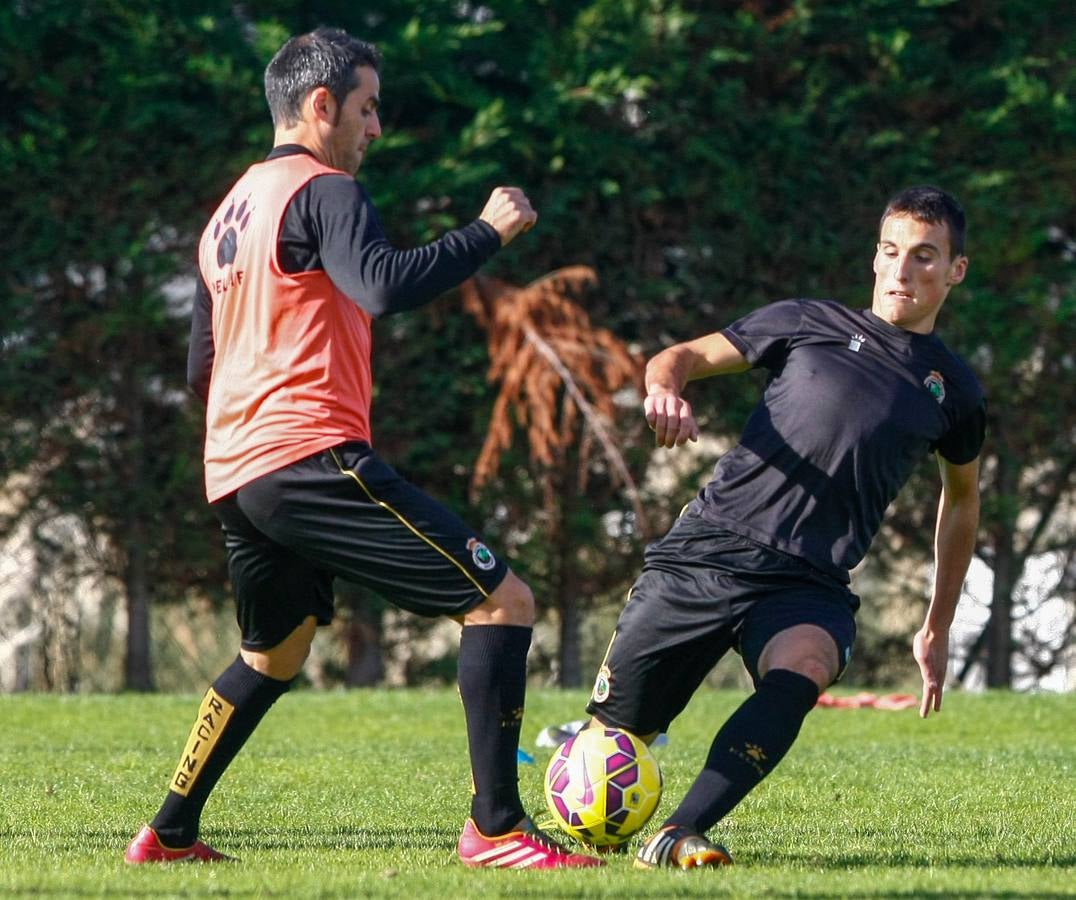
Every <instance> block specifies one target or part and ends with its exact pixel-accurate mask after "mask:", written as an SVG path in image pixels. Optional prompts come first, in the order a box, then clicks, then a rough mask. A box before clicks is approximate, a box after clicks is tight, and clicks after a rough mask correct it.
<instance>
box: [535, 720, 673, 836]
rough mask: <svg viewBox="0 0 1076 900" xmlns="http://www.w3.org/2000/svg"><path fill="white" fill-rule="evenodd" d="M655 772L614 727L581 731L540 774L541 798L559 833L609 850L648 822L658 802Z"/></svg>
mask: <svg viewBox="0 0 1076 900" xmlns="http://www.w3.org/2000/svg"><path fill="white" fill-rule="evenodd" d="M661 788H662V778H661V769H660V768H659V766H658V761H657V759H656V758H655V757H654V754H653V753H651V752H650V748H649V747H647V746H646V744H644V743H643V742H642V741H641V740H639V738H637V737H635V735H633V734H629V733H628V732H626V731H620V730H619V729H616V728H596V727H595V728H585V729H583V730H582V731H580V732H579V733H578V734H576V735H574V736H573V737H570V738H568V740H566V741H565V742H564V743H563V744H561V745H560V746H559V747H557V749H556V751H555V752H554V753H553V757H552V759H550V760H549V765H548V767H547V768H546V773H545V799H546V804H547V805H548V806H549V811H550V812H551V813H552V814H553V819H554V821H555V822H556V824H557V826H558V827H559V828H560V829H561V831H563V832H565V833H566V834H569V835H571V836H572V837H574V838H576V839H577V840H579V841H582V842H583V843H584V844H587V845H589V846H591V847H595V848H598V849H612V848H615V847H617V846H619V845H620V844H624V843H625V842H627V840H628V839H629V838H630V837H631V836H632V835H633V834H635V833H636V832H637V831H639V830H640V829H641V828H642V827H643V826H644V825H646V823H647V822H648V821H649V820H650V817H651V816H652V815H653V814H654V810H656V809H657V808H658V802H659V801H660V800H661Z"/></svg>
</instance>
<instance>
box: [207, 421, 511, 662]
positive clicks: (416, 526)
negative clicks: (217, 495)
mask: <svg viewBox="0 0 1076 900" xmlns="http://www.w3.org/2000/svg"><path fill="white" fill-rule="evenodd" d="M213 509H214V511H215V512H216V514H217V517H218V518H219V519H220V521H221V524H222V525H223V527H224V540H225V546H226V547H227V550H228V570H229V572H230V574H231V579H232V588H233V590H234V591H235V595H236V603H237V618H238V620H239V629H240V632H241V633H242V642H243V643H242V645H243V647H244V648H245V649H247V650H265V649H269V648H271V647H275V646H276V645H277V644H279V643H280V642H281V641H282V640H283V639H284V638H286V637H287V636H288V635H289V634H290V633H291V632H292V631H293V630H295V628H297V627H298V626H299V625H300V624H302V622H303V620H304V619H305V618H306V617H307V616H314V617H315V618H316V619H317V621H318V624H321V625H327V624H328V623H329V622H330V621H331V620H332V616H333V591H332V580H333V578H334V577H340V578H345V579H347V580H348V581H353V582H355V583H357V584H360V585H364V586H366V587H368V588H371V589H372V590H374V591H376V592H377V593H379V594H381V595H382V596H383V597H384V598H385V599H386V600H388V601H389V602H390V603H393V604H395V605H396V606H399V607H401V608H402V609H406V610H410V611H411V612H414V613H417V614H418V615H422V616H458V615H463V614H464V613H466V612H468V611H470V610H471V609H473V608H474V607H476V606H478V605H479V604H480V603H482V602H483V601H484V600H485V599H486V598H487V597H488V596H489V595H490V594H491V593H492V592H493V591H494V590H495V589H496V588H497V586H498V585H499V584H500V583H501V581H503V580H504V577H505V575H506V574H507V572H508V566H507V565H506V564H505V562H504V561H503V560H500V559H498V558H496V557H495V556H494V555H493V554H492V553H491V552H490V550H489V548H487V547H486V545H485V544H484V543H483V542H482V540H481V538H480V537H479V536H478V535H477V534H476V533H475V532H474V531H473V530H471V529H470V528H468V527H467V526H466V525H464V524H463V522H462V521H460V519H459V518H457V517H456V516H455V515H454V514H453V513H451V512H449V511H448V510H447V509H445V508H444V507H443V506H442V505H441V504H440V503H438V502H437V501H435V500H433V499H432V498H430V497H428V496H427V495H426V494H424V493H423V492H422V491H420V490H419V489H418V488H416V487H414V486H413V485H411V484H409V483H408V482H407V481H405V480H404V479H403V478H401V477H400V476H399V475H398V474H397V473H396V472H395V471H394V470H393V469H392V468H391V467H389V466H387V465H386V464H385V463H383V462H382V461H381V460H380V459H379V458H378V457H377V455H376V454H375V453H374V452H373V450H372V449H371V448H370V446H369V445H368V444H365V443H361V442H355V443H347V444H342V445H341V446H339V447H335V448H333V449H330V450H326V451H324V452H323V453H316V454H314V455H313V456H310V457H307V458H306V459H302V460H300V461H299V462H296V463H293V464H292V465H290V466H286V467H285V468H283V469H279V470H278V471H276V472H271V473H270V474H268V475H264V476H262V477H261V478H258V479H256V480H254V481H252V482H251V483H250V484H247V485H244V486H243V487H241V488H240V489H239V490H238V491H236V492H235V493H234V494H230V495H229V496H227V497H224V498H222V499H221V500H218V501H217V502H216V503H214V504H213Z"/></svg>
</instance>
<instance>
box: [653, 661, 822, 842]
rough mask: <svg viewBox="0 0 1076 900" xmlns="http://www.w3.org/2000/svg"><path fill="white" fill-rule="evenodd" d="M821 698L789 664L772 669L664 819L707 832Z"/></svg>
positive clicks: (776, 757)
mask: <svg viewBox="0 0 1076 900" xmlns="http://www.w3.org/2000/svg"><path fill="white" fill-rule="evenodd" d="M817 702H818V686H817V685H816V684H815V683H814V682H813V681H811V679H810V678H807V677H806V676H804V675H800V674H798V673H797V672H791V671H789V670H788V669H771V670H770V671H769V672H767V673H766V676H765V677H764V678H763V679H762V680H761V681H760V682H759V684H758V688H757V689H756V691H755V693H754V694H752V695H751V696H750V697H748V698H747V700H745V701H744V702H743V704H742V705H741V706H740V708H739V709H737V710H736V712H734V713H733V714H732V715H731V716H730V717H729V719H728V721H726V722H725V724H724V725H722V726H721V730H720V731H718V733H717V736H716V737H715V738H714V742H713V744H712V745H711V746H710V754H709V755H708V756H707V757H706V766H705V768H704V769H703V770H702V772H700V773H699V776H698V778H696V779H695V783H694V784H693V785H691V788H690V789H689V790H688V792H687V795H686V796H685V797H684V799H683V800H682V801H681V802H680V805H679V806H678V807H677V808H676V810H675V812H673V814H672V815H671V816H669V818H668V819H666V822H665V824H667V825H671V824H676V825H687V826H688V827H689V828H691V829H692V830H693V831H696V832H698V833H699V834H705V833H706V831H707V830H709V829H710V828H711V827H712V826H713V825H714V824H715V823H716V822H718V821H720V820H721V819H722V818H723V817H724V816H726V815H727V814H728V813H729V811H730V810H732V808H733V807H734V806H736V804H737V803H739V802H740V801H741V800H742V799H743V798H744V797H746V796H747V794H748V792H749V791H750V790H751V789H752V788H753V787H754V786H755V785H757V784H758V783H759V782H760V781H762V779H763V778H765V777H766V776H767V775H768V774H769V773H770V772H771V771H773V769H774V767H775V766H776V765H777V763H779V762H780V761H781V759H782V758H783V757H784V755H785V753H787V752H788V749H789V747H791V746H792V743H793V741H795V740H796V735H798V734H799V732H800V726H801V725H802V724H803V720H804V719H805V718H806V717H807V713H809V712H810V711H811V710H812V709H813V708H814V705H815V704H816V703H817Z"/></svg>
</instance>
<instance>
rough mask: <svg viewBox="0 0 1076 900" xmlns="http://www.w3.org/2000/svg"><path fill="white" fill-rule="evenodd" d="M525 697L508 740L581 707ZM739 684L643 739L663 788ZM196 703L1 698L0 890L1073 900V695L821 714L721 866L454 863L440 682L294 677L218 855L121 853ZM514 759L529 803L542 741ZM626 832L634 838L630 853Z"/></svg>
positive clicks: (745, 819)
mask: <svg viewBox="0 0 1076 900" xmlns="http://www.w3.org/2000/svg"><path fill="white" fill-rule="evenodd" d="M583 699H584V698H583V694H582V693H579V692H567V693H565V692H556V691H531V693H530V696H529V697H528V708H527V718H526V721H525V723H524V731H523V746H524V748H525V749H529V750H532V751H533V750H534V747H533V742H534V737H535V735H536V734H537V732H538V731H539V729H540V728H541V727H542V726H543V725H547V724H551V723H559V722H563V721H565V720H568V719H574V718H578V717H579V716H580V715H581V710H582V705H583ZM741 699H742V695H741V694H738V693H729V692H705V691H704V692H702V693H700V694H699V696H697V697H696V699H695V701H694V703H693V705H692V706H691V707H690V708H689V709H688V711H687V712H686V713H685V714H684V715H683V716H682V717H681V718H680V720H678V721H677V722H676V723H675V724H674V725H673V727H672V729H671V731H670V743H669V745H668V746H666V747H663V748H660V749H659V750H658V751H657V752H658V757H659V759H660V761H661V763H662V768H663V771H664V773H665V778H666V797H665V799H664V800H663V802H662V805H661V808H660V809H659V811H658V816H661V814H662V811H667V810H669V809H671V808H672V806H673V798H678V797H679V795H680V793H681V792H682V791H683V790H684V789H685V787H686V786H687V784H688V782H689V781H690V779H691V777H692V775H693V773H694V769H695V767H696V765H697V764H698V762H699V761H700V760H701V759H702V758H703V757H704V755H705V752H706V749H707V748H708V746H709V741H710V736H711V732H712V730H713V727H714V726H715V725H716V724H717V723H718V722H720V721H721V720H722V719H723V718H724V716H725V715H727V714H728V712H730V711H731V709H732V708H734V707H735V705H736V704H738V703H739V702H740V700H741ZM196 707H197V697H195V696H193V695H188V696H173V695H167V696H147V697H136V696H122V697H111V696H90V697H55V696H3V697H0V723H2V724H3V732H2V733H3V740H2V742H0V772H2V773H3V778H2V780H0V896H5V897H7V896H24V897H155V898H156V897H190V896H219V897H227V898H242V897H281V898H290V897H339V898H345V897H408V898H417V897H432V896H437V897H441V898H445V900H448V898H455V897H461V896H464V895H468V896H471V897H499V896H512V897H616V898H635V897H695V896H698V897H704V896H705V897H715V896H744V897H823V896H825V897H829V896H845V897H893V896H902V897H979V896H998V897H1036V898H1038V897H1049V896H1055V897H1060V896H1070V897H1071V896H1076V696H1073V695H1069V696H1055V695H1049V696H1047V695H1040V696H1018V695H1009V694H996V695H985V696H971V695H962V694H958V693H953V694H949V695H947V696H946V700H945V708H944V711H943V713H942V714H941V715H940V716H937V717H932V718H930V719H929V720H927V721H921V720H920V719H919V718H918V716H917V714H916V712H915V711H912V710H908V711H904V712H883V711H879V710H873V709H858V710H833V709H819V710H816V711H815V712H813V713H812V714H811V715H810V716H809V717H808V719H807V722H806V724H805V726H804V730H803V733H802V735H801V737H800V740H799V742H798V743H797V745H796V746H795V747H794V748H793V750H792V752H791V754H790V755H789V757H788V758H787V759H786V760H785V761H784V762H783V763H782V764H781V766H780V767H779V768H778V769H777V771H776V772H775V773H774V774H773V775H772V776H771V777H770V778H769V779H768V780H767V781H766V782H765V783H764V784H763V785H762V786H761V787H760V788H759V789H758V790H756V791H755V792H754V794H752V795H751V796H750V797H748V799H747V800H746V801H745V802H744V803H743V804H742V805H741V807H740V808H739V809H737V810H736V811H735V813H734V814H733V816H732V817H730V819H729V820H727V821H726V822H725V823H722V825H720V826H719V827H718V829H716V830H715V832H714V833H715V835H717V834H718V833H719V839H720V840H722V841H723V842H724V843H726V844H727V845H728V847H729V849H730V850H731V851H732V853H733V855H734V856H735V858H736V862H737V865H736V866H734V867H732V868H730V869H725V870H719V871H705V872H671V871H669V872H666V871H661V872H638V871H635V870H633V869H632V868H631V864H630V858H616V859H613V860H612V861H611V862H610V865H609V866H608V867H606V868H605V869H602V870H591V871H586V872H504V871H472V870H468V869H466V868H464V867H463V866H462V865H460V864H459V863H458V862H457V860H456V858H455V854H454V846H455V840H456V837H457V835H458V832H459V828H460V826H461V824H462V822H463V819H464V816H465V815H466V809H467V793H468V789H469V773H468V767H467V763H466V745H465V740H464V735H463V714H462V709H461V707H460V704H459V700H458V698H457V696H456V693H455V691H454V690H450V689H443V690H440V689H439V690H415V691H390V690H384V691H353V692H348V693H329V694H324V693H315V692H311V691H298V692H295V693H293V694H291V695H289V696H287V697H285V698H284V699H283V700H282V701H281V702H280V703H278V705H277V706H276V708H274V710H273V711H272V712H271V713H270V715H269V717H268V718H267V719H266V721H265V722H264V723H263V724H262V727H261V728H260V729H259V731H258V733H257V734H256V735H255V736H254V738H253V739H252V741H251V743H250V744H248V746H247V748H246V749H245V750H244V752H243V753H242V754H241V755H240V757H239V759H238V760H237V761H236V762H235V764H234V765H233V766H232V768H231V770H229V772H228V773H227V774H226V775H225V777H224V779H223V780H222V782H221V784H220V786H219V787H218V790H217V792H216V793H215V794H214V797H213V798H212V799H211V800H210V803H209V806H208V807H207V810H206V814H205V816H204V818H203V836H204V837H205V838H206V839H207V840H208V841H210V842H211V843H212V844H213V845H214V846H216V847H218V848H219V849H221V850H223V851H225V852H227V853H232V854H235V855H238V856H239V857H241V858H242V862H241V863H240V864H238V865H229V866H170V867H140V868H133V867H128V866H125V865H124V863H123V861H122V854H123V849H124V846H125V845H126V842H127V841H128V840H129V839H130V837H131V836H132V835H133V833H134V832H135V830H136V829H137V828H138V827H139V825H141V824H142V823H143V822H144V821H146V820H147V819H148V818H150V817H151V816H152V815H153V813H154V812H155V811H156V808H157V805H158V804H159V802H160V800H161V799H162V797H163V791H164V787H165V784H166V783H167V780H168V778H169V776H170V775H171V772H172V768H173V766H174V764H175V762H176V760H177V759H178V755H179V751H180V748H181V747H182V744H183V741H184V739H185V738H186V735H187V731H188V728H189V725H190V722H191V719H192V717H193V715H194V713H195V711H196ZM535 755H536V757H537V762H536V764H535V765H524V766H521V771H520V774H521V786H522V790H523V796H524V800H525V802H526V803H527V804H528V807H529V809H531V810H532V811H534V812H535V813H536V814H540V817H542V818H544V817H545V811H544V804H543V801H542V793H541V778H542V774H543V771H544V764H545V762H546V761H547V759H548V756H549V751H535ZM634 846H635V843H634V842H633V847H634Z"/></svg>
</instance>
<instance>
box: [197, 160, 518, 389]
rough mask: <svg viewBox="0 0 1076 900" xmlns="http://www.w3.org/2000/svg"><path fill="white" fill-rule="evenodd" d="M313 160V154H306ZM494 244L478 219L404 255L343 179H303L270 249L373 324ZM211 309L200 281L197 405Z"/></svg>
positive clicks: (464, 269)
mask: <svg viewBox="0 0 1076 900" xmlns="http://www.w3.org/2000/svg"><path fill="white" fill-rule="evenodd" d="M293 153H310V151H309V150H307V149H306V148H305V147H302V146H299V145H298V144H284V145H281V146H279V147H274V148H273V150H272V152H271V153H270V154H269V155H268V156H267V157H266V159H276V158H277V157H280V156H287V155H290V154H293ZM311 155H313V154H311ZM500 246H501V241H500V236H499V235H498V234H497V232H496V231H495V230H494V228H493V227H492V226H491V225H489V224H488V223H487V222H484V221H482V220H481V219H475V220H474V221H473V222H471V223H470V224H469V225H466V226H464V227H463V228H459V229H457V230H454V231H450V232H448V233H447V234H445V235H444V236H443V237H441V238H439V239H438V240H436V241H433V242H431V243H429V244H425V245H423V246H421V247H416V248H414V249H412V250H397V249H396V248H394V247H393V246H392V245H391V244H390V243H389V242H388V239H387V238H386V237H385V232H384V229H383V228H382V226H381V220H380V218H379V216H378V214H377V209H376V208H375V207H374V205H373V203H372V202H371V201H370V198H369V196H368V195H367V193H366V191H365V190H364V189H363V187H362V185H361V184H359V183H358V182H357V181H355V179H354V178H352V177H350V176H348V175H345V174H340V175H321V176H319V177H317V178H313V179H311V180H310V181H309V182H308V183H307V184H306V185H305V186H304V187H303V188H302V189H301V190H300V191H299V192H298V193H297V194H296V195H295V197H293V198H292V201H291V203H290V204H289V205H288V208H287V210H286V212H285V213H284V218H283V221H282V223H281V228H280V237H279V239H278V241H277V256H278V258H279V260H280V265H281V268H282V269H283V270H284V271H285V272H288V273H296V272H313V271H319V270H323V271H324V272H325V273H326V274H327V275H328V276H329V278H331V279H332V281H333V284H335V285H336V286H337V287H338V288H339V289H340V290H341V291H342V292H343V293H344V294H346V295H347V296H348V297H350V298H351V299H352V300H353V301H354V302H355V303H357V304H358V305H359V306H361V307H362V308H363V309H364V310H366V312H368V313H369V314H370V315H371V316H373V317H375V318H377V317H380V316H385V315H390V314H392V313H397V312H402V311H404V310H407V309H414V308H416V307H419V306H422V305H424V304H426V303H429V302H430V301H431V300H433V299H434V298H435V297H438V296H439V295H441V294H443V293H444V292H445V291H447V290H450V289H452V288H454V287H456V286H457V285H459V284H460V283H461V282H462V281H464V280H465V279H467V278H469V277H470V276H471V275H473V274H474V272H475V271H476V270H477V269H478V267H479V266H481V265H482V264H483V263H484V262H486V260H488V259H489V258H490V257H491V256H493V254H494V253H496V252H497V250H498V249H500ZM214 356H215V348H214V345H213V302H212V298H211V296H210V293H209V288H208V287H207V286H206V284H205V281H204V280H203V279H202V278H199V279H198V286H197V290H196V294H195V298H194V308H193V311H192V315H191V338H190V349H189V352H188V355H187V383H188V384H189V385H190V387H191V389H192V390H193V391H194V392H195V393H196V394H198V396H199V397H201V398H202V400H203V401H204V400H205V399H206V398H207V397H208V396H209V381H210V378H211V376H212V373H213V360H214Z"/></svg>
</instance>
